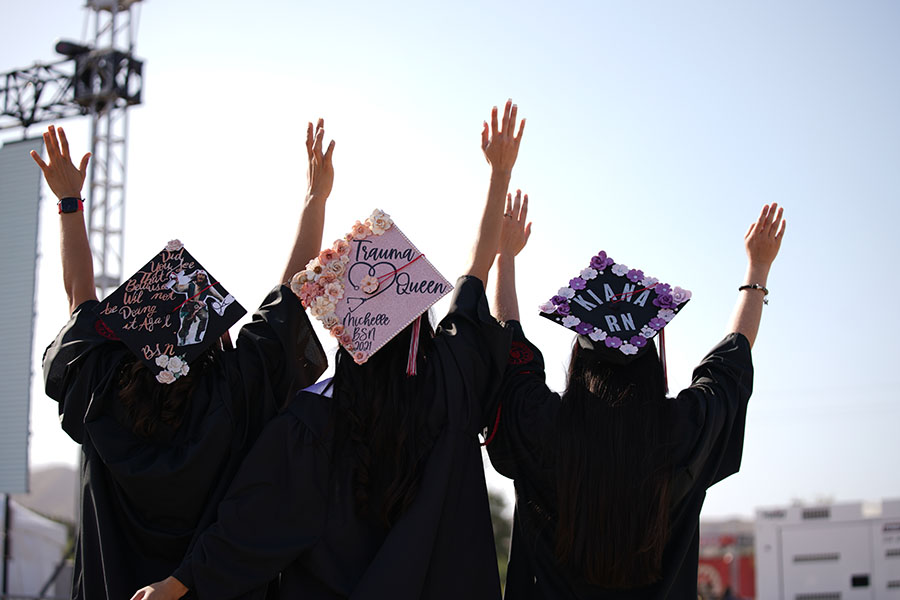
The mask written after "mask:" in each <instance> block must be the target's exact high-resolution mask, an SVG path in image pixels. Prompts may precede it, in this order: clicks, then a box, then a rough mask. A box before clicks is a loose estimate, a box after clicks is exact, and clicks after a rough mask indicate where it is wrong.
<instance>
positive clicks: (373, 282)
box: [359, 275, 378, 294]
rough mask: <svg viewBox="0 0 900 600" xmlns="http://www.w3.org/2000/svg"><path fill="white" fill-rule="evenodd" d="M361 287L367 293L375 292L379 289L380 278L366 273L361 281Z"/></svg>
mask: <svg viewBox="0 0 900 600" xmlns="http://www.w3.org/2000/svg"><path fill="white" fill-rule="evenodd" d="M359 287H360V288H361V289H362V291H364V292H365V293H367V294H374V293H375V292H376V291H378V278H377V277H374V276H372V275H366V276H364V277H363V278H362V279H361V280H360V281H359Z"/></svg>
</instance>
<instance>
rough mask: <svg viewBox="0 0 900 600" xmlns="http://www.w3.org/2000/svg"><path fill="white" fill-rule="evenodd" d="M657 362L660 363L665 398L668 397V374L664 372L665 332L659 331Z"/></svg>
mask: <svg viewBox="0 0 900 600" xmlns="http://www.w3.org/2000/svg"><path fill="white" fill-rule="evenodd" d="M659 360H660V361H662V368H663V385H665V386H666V396H668V395H669V373H668V372H667V370H666V330H665V329H660V330H659Z"/></svg>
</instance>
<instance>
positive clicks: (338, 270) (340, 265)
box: [325, 260, 344, 277]
mask: <svg viewBox="0 0 900 600" xmlns="http://www.w3.org/2000/svg"><path fill="white" fill-rule="evenodd" d="M325 268H326V269H327V270H328V271H330V272H332V273H334V274H335V276H337V277H340V276H341V275H343V274H344V262H343V261H340V260H333V261H331V262H330V263H328V264H327V265H326V266H325Z"/></svg>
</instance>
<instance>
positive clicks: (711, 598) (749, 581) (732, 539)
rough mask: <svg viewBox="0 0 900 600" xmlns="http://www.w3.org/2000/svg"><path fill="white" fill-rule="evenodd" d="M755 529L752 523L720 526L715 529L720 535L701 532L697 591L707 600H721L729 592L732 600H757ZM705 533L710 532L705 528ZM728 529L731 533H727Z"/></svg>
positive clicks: (715, 526) (711, 532)
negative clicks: (748, 528)
mask: <svg viewBox="0 0 900 600" xmlns="http://www.w3.org/2000/svg"><path fill="white" fill-rule="evenodd" d="M729 525H731V527H729ZM747 525H749V527H750V532H748V531H747ZM752 527H753V525H752V523H750V524H744V523H729V524H716V525H714V526H712V527H711V528H713V529H715V530H717V531H701V535H700V564H699V565H698V568H697V591H698V593H699V594H700V596H701V597H702V598H703V599H704V600H719V599H721V598H723V596H724V594H725V591H726V590H727V589H729V588H730V589H731V594H732V595H731V596H730V597H729V598H743V599H746V600H754V599H755V598H756V561H755V555H754V549H753V534H752V533H751V532H752ZM702 529H709V528H703V527H702V525H701V530H702ZM726 529H731V532H729V533H725V532H724V530H726Z"/></svg>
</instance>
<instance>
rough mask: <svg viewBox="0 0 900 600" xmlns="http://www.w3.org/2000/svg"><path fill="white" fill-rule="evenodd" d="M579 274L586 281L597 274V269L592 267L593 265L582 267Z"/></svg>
mask: <svg viewBox="0 0 900 600" xmlns="http://www.w3.org/2000/svg"><path fill="white" fill-rule="evenodd" d="M579 276H581V278H582V279H584V280H585V281H588V280H591V279H593V278H595V277H596V276H597V269H592V268H591V267H588V268H586V269H582V270H581V273H579Z"/></svg>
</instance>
